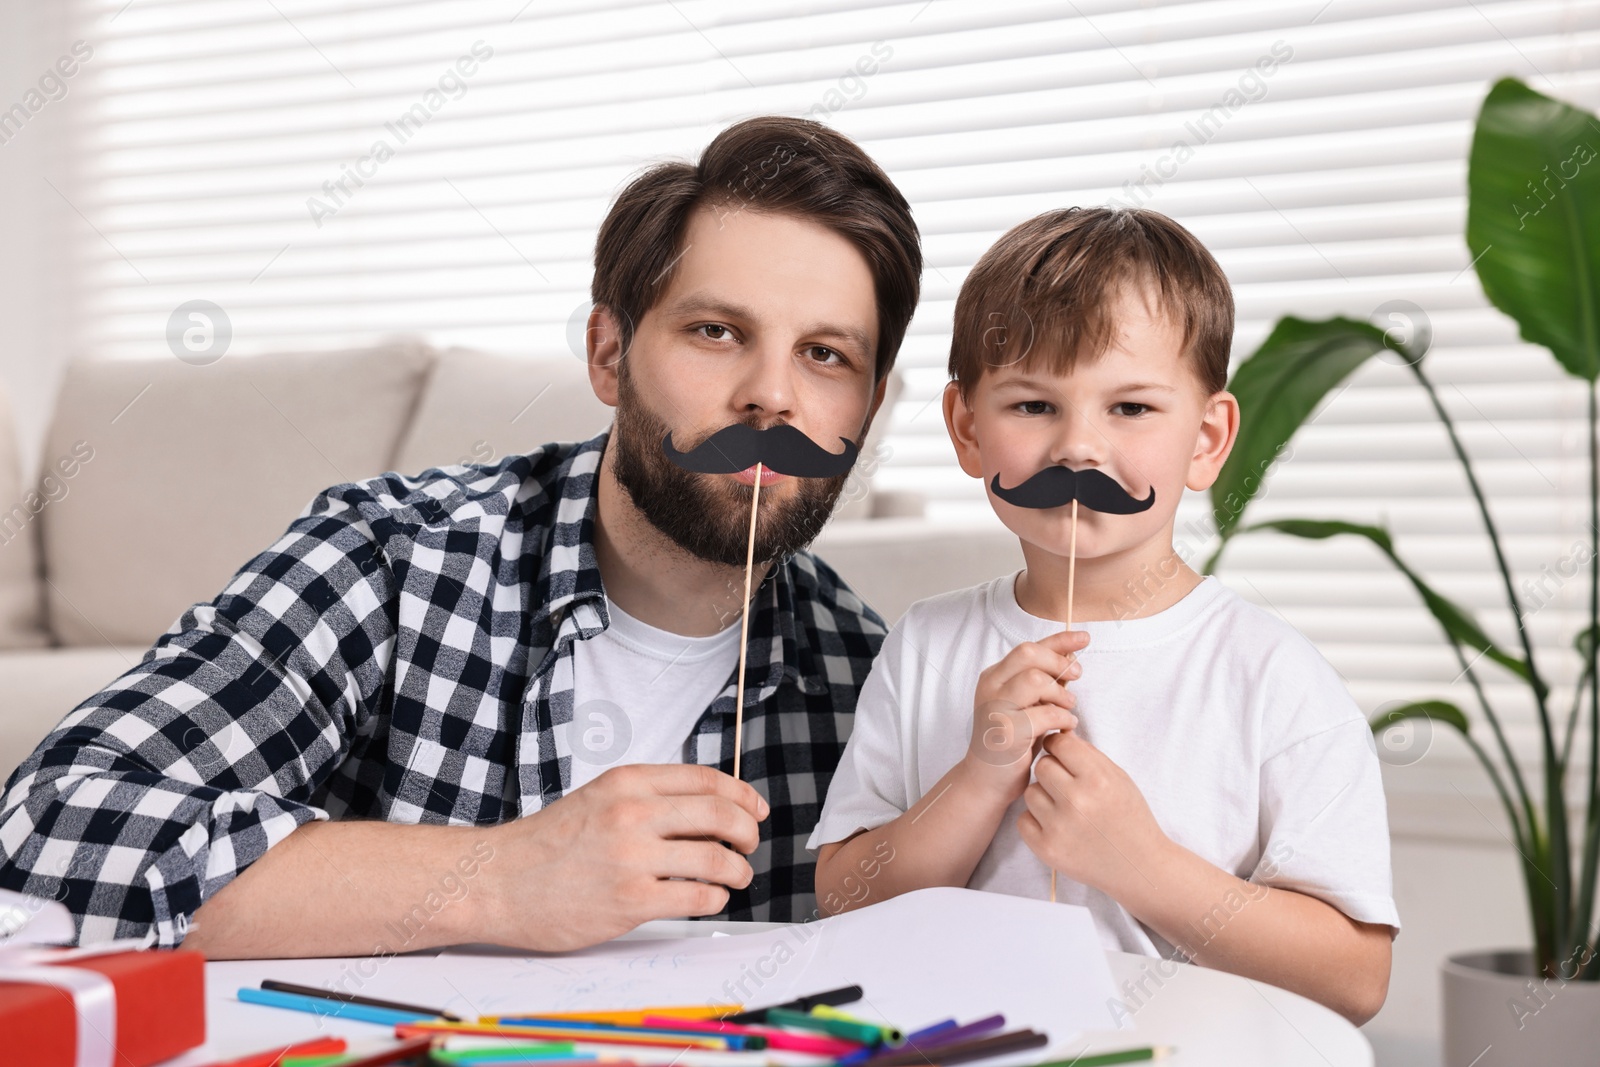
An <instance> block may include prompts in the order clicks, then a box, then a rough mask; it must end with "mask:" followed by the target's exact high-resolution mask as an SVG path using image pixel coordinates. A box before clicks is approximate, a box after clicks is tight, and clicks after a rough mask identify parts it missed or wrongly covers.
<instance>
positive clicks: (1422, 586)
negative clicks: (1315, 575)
mask: <svg viewBox="0 0 1600 1067" xmlns="http://www.w3.org/2000/svg"><path fill="white" fill-rule="evenodd" d="M1246 530H1247V531H1248V530H1277V531H1278V532H1280V533H1286V534H1289V535H1290V536H1292V537H1306V538H1313V539H1317V540H1322V539H1324V538H1329V537H1337V536H1339V535H1341V534H1352V535H1354V536H1356V537H1365V538H1366V539H1367V540H1368V541H1371V542H1372V543H1373V544H1375V545H1377V546H1378V549H1379V551H1381V552H1382V553H1383V554H1384V555H1386V556H1388V557H1389V562H1391V563H1393V564H1394V565H1395V566H1396V567H1397V568H1399V570H1400V573H1401V574H1404V575H1405V576H1406V580H1407V581H1409V582H1410V583H1411V585H1412V587H1413V588H1414V589H1416V591H1417V593H1418V595H1419V596H1421V597H1422V602H1423V603H1424V604H1426V605H1427V607H1428V610H1429V611H1430V612H1432V614H1433V617H1434V618H1435V619H1436V620H1438V623H1439V625H1440V627H1441V628H1443V630H1444V632H1445V636H1447V637H1448V638H1449V639H1450V640H1452V641H1454V642H1456V643H1457V644H1459V645H1463V646H1465V647H1466V648H1469V649H1471V650H1472V651H1473V652H1474V653H1481V654H1483V655H1484V656H1487V657H1488V658H1489V659H1492V660H1494V661H1495V662H1496V663H1498V664H1500V666H1502V667H1504V668H1506V669H1507V670H1508V671H1511V672H1512V673H1513V674H1515V675H1517V677H1519V678H1522V679H1524V680H1525V681H1527V682H1528V683H1529V684H1532V682H1533V676H1532V672H1530V671H1529V670H1528V664H1527V662H1526V661H1525V660H1523V659H1522V658H1521V657H1520V656H1513V655H1511V654H1510V653H1508V652H1505V651H1503V650H1502V649H1500V648H1499V647H1497V646H1496V645H1495V643H1494V642H1493V641H1491V640H1490V639H1489V635H1488V634H1486V633H1484V632H1483V628H1482V627H1480V626H1479V625H1478V624H1477V622H1476V621H1475V620H1474V619H1473V618H1472V615H1471V613H1469V612H1468V611H1467V609H1466V608H1463V607H1461V606H1459V605H1457V604H1456V603H1455V602H1454V601H1452V600H1450V599H1449V598H1448V597H1446V596H1444V595H1443V594H1441V593H1439V592H1437V591H1436V590H1435V589H1434V588H1433V587H1432V586H1430V585H1429V584H1428V583H1427V582H1425V581H1423V579H1422V576H1421V575H1420V574H1418V573H1417V572H1416V571H1414V570H1412V569H1411V568H1410V567H1408V566H1407V565H1406V563H1405V561H1404V560H1402V559H1401V558H1400V557H1399V555H1398V554H1396V552H1395V550H1394V541H1393V539H1392V538H1390V536H1389V531H1387V530H1385V529H1383V528H1382V527H1381V526H1365V525H1362V524H1361V523H1355V522H1341V521H1338V520H1322V519H1278V520H1275V521H1273V522H1258V523H1256V524H1255V525H1253V526H1250V527H1247V528H1246Z"/></svg>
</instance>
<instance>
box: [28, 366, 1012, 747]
mask: <svg viewBox="0 0 1600 1067" xmlns="http://www.w3.org/2000/svg"><path fill="white" fill-rule="evenodd" d="M889 390H890V395H888V396H886V398H885V402H884V403H885V407H884V409H883V411H882V412H881V413H880V417H879V418H878V419H877V420H876V424H875V426H874V428H873V433H872V434H871V435H870V436H869V438H868V440H867V441H866V442H863V445H862V455H863V457H864V458H865V457H871V456H874V455H876V454H877V452H876V451H875V449H876V448H877V447H878V442H879V441H881V435H882V432H883V429H884V427H885V426H887V424H888V421H889V420H888V418H887V416H888V414H889V412H890V411H891V410H892V408H893V404H894V400H895V397H896V396H897V395H898V393H899V390H900V383H899V378H898V374H897V375H896V376H895V378H893V379H892V380H891V382H890V385H889ZM610 418H611V409H610V408H608V407H606V406H605V405H604V404H602V403H601V402H600V401H599V400H598V399H596V398H595V396H594V393H593V392H592V390H591V389H590V387H589V381H588V376H587V374H586V373H585V369H584V366H583V363H582V362H581V361H580V360H578V359H576V358H574V357H571V356H556V357H540V358H510V357H505V356H496V355H490V354H486V353H482V352H474V351H468V350H464V349H451V350H449V351H443V352H440V351H436V350H435V349H433V348H432V347H430V346H429V345H427V344H426V343H424V342H422V341H421V340H418V339H412V338H398V339H395V340H393V341H390V342H387V343H384V344H382V345H379V346H377V347H373V348H370V349H361V350H355V351H342V352H300V353H292V354H281V355H267V356H255V357H238V356H229V357H227V358H225V359H223V360H221V361H219V362H217V363H213V364H210V365H207V366H194V365H191V364H187V363H183V362H180V361H179V360H176V359H172V358H170V357H167V358H164V359H159V360H151V361H80V362H76V363H74V364H73V365H71V366H70V367H69V368H68V369H67V371H66V374H65V375H64V379H63V382H62V385H61V389H60V393H59V395H58V397H57V400H56V405H55V410H54V412H53V414H52V417H51V421H50V426H49V430H48V432H47V434H46V440H45V441H44V444H43V448H42V451H41V453H40V455H41V460H40V464H39V468H40V470H39V477H38V478H37V479H36V480H35V481H34V483H33V485H32V486H31V488H25V487H24V486H23V485H22V484H21V479H20V476H19V473H18V467H19V463H18V456H17V449H16V441H15V429H14V426H13V423H12V420H11V415H10V412H9V410H8V409H7V408H6V406H5V404H4V398H3V396H0V692H3V693H4V705H3V706H0V773H3V774H4V775H6V776H9V774H10V773H11V770H12V769H13V768H14V767H15V766H16V765H17V764H18V763H19V762H20V761H21V760H22V759H23V758H25V757H26V756H27V754H28V753H29V752H31V751H32V750H33V748H34V746H35V745H36V744H37V743H38V742H39V740H40V739H41V738H43V736H44V735H45V734H46V733H48V732H49V730H50V728H51V727H53V726H54V725H55V724H56V723H57V722H58V721H60V719H61V718H62V717H63V716H64V715H65V714H66V713H67V712H69V711H71V710H72V709H73V708H74V707H76V706H77V705H78V704H79V703H80V702H81V701H83V700H84V699H86V698H87V697H88V696H90V695H91V694H93V693H95V692H96V691H98V690H99V689H100V688H101V687H102V686H104V685H105V684H106V683H107V682H110V681H111V680H112V679H114V678H115V677H117V676H118V675H119V674H121V673H122V672H123V671H125V670H127V669H128V668H129V667H131V666H133V665H134V664H136V663H138V662H139V661H140V659H141V658H142V657H143V655H144V653H145V651H146V650H147V649H148V648H149V647H150V645H151V644H152V643H153V642H154V641H155V639H156V637H157V636H158V635H160V634H161V633H162V632H163V631H164V630H166V628H167V627H168V626H170V625H171V624H172V623H173V622H174V621H175V620H176V619H177V618H178V616H179V615H180V614H182V612H183V611H184V609H185V608H187V607H188V606H189V605H190V604H193V603H196V602H208V601H210V600H211V599H212V598H213V597H214V596H215V595H216V594H217V593H218V592H219V591H221V590H222V588H223V587H224V586H226V585H227V583H228V579H229V578H230V577H232V575H233V574H234V572H235V571H236V570H238V568H239V567H240V566H242V565H243V564H244V563H246V562H247V561H248V560H249V559H250V558H251V557H253V556H254V555H255V554H256V553H257V552H260V551H261V550H262V549H264V548H266V547H267V546H268V545H270V544H271V543H272V542H273V541H275V540H276V539H277V537H278V535H279V534H281V533H282V532H283V530H284V528H285V527H286V526H287V525H288V524H289V523H290V521H292V520H293V519H294V517H295V516H296V515H298V514H299V513H300V511H301V510H302V509H304V507H305V506H306V505H307V504H308V503H309V502H310V501H311V499H312V498H313V497H314V496H315V495H316V493H317V492H318V491H319V490H320V489H322V488H324V487H326V486H329V485H334V484H337V483H339V482H346V481H356V480H360V479H363V478H368V477H371V476H373V475H375V474H380V473H382V472H383V471H386V470H394V471H400V472H403V473H408V474H414V473H418V472H420V471H422V470H424V469H425V468H428V467H433V466H444V465H447V464H452V463H464V462H471V463H481V462H492V461H494V460H497V459H499V458H500V457H502V456H505V455H508V454H511V453H513V452H526V451H529V450H531V449H533V448H535V447H536V446H538V445H540V444H543V443H545V442H548V441H558V440H578V439H582V438H585V437H589V436H592V435H593V434H595V433H596V432H598V431H599V430H601V429H603V428H604V427H605V426H606V425H607V424H608V423H609V422H610ZM869 467H870V465H869V464H868V463H864V462H863V463H858V470H860V471H862V472H865V471H867V470H868V469H869ZM920 504H921V502H920V500H918V499H916V498H915V497H912V496H908V495H907V494H898V493H886V492H881V491H880V492H874V491H873V490H872V487H871V485H870V481H869V479H868V478H867V477H865V474H864V473H863V474H862V475H861V476H858V477H856V478H854V479H852V482H851V484H850V485H848V486H847V487H846V490H845V493H844V495H843V496H842V497H841V504H840V506H839V508H838V510H837V511H836V512H835V515H834V517H833V519H832V520H830V522H829V525H828V528H827V529H826V530H824V531H823V533H822V535H821V536H820V537H819V538H818V539H817V541H816V543H815V544H814V545H813V548H814V550H815V551H816V552H817V553H818V554H819V555H820V556H822V558H823V559H825V560H827V561H828V562H829V563H830V564H832V565H833V566H834V567H835V568H836V569H838V570H839V571H840V573H841V574H843V575H844V577H845V579H846V580H847V581H848V582H850V584H851V585H852V586H853V587H854V588H855V589H856V590H857V592H859V593H860V594H861V596H862V597H863V598H864V599H865V600H866V601H867V603H869V604H871V605H873V607H875V608H876V609H877V610H878V611H879V612H880V613H881V614H882V615H883V616H884V618H885V619H887V620H888V621H890V622H893V621H894V620H895V619H897V618H898V617H899V616H900V614H901V613H902V612H903V611H904V610H905V608H906V606H907V605H909V604H910V603H911V602H912V601H914V600H916V599H919V598H920V597H924V596H928V595H931V594H933V593H937V592H941V591H943V590H946V589H954V588H959V587H961V586H964V585H970V584H973V583H974V582H978V581H982V580H984V579H986V578H989V577H992V576H994V575H996V574H1000V573H1003V572H1007V571H1010V570H1012V569H1014V568H1016V567H1018V566H1020V565H1021V555H1020V552H1019V551H1018V548H1017V543H1016V539H1015V538H1014V537H1011V536H1010V535H1009V534H1007V533H1006V532H1005V530H1004V529H1003V528H1002V527H1000V525H999V524H998V522H995V523H992V524H990V525H985V526H975V527H972V528H970V529H967V528H963V529H958V530H951V529H950V528H948V527H939V528H937V529H936V528H934V527H933V526H932V525H931V524H930V523H929V522H928V521H927V520H925V519H924V518H922V517H920V510H921V508H920Z"/></svg>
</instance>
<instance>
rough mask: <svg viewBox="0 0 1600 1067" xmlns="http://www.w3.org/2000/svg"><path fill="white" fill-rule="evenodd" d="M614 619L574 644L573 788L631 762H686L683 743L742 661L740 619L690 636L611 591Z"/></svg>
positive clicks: (610, 613) (609, 613) (609, 604)
mask: <svg viewBox="0 0 1600 1067" xmlns="http://www.w3.org/2000/svg"><path fill="white" fill-rule="evenodd" d="M606 615H607V625H606V628H605V629H604V630H602V631H601V632H600V633H598V634H596V635H594V636H593V637H591V638H588V639H587V640H584V641H579V642H577V643H576V645H575V646H574V656H575V659H574V661H573V700H574V705H573V717H572V722H571V723H570V724H568V727H567V728H568V729H569V730H571V731H572V736H571V749H572V769H571V788H573V789H576V788H578V787H579V786H580V785H583V784H584V783H585V782H588V781H591V780H593V779H594V778H596V777H598V776H599V775H600V774H601V773H603V772H604V771H606V770H608V769H609V768H611V767H614V766H617V765H619V764H623V763H682V762H683V761H684V754H683V746H684V742H685V741H687V740H688V739H689V731H690V730H692V729H694V725H695V723H697V722H699V721H700V716H702V715H704V714H705V711H706V708H707V707H708V706H710V704H711V701H712V700H714V699H715V698H716V696H717V694H718V693H721V692H722V690H723V689H724V688H725V687H726V686H727V684H728V678H729V676H730V675H731V674H732V672H733V670H734V668H735V667H737V666H738V663H739V619H738V617H737V616H735V617H734V620H733V623H732V624H731V625H729V626H725V627H723V628H722V630H720V631H719V632H717V633H714V634H711V635H710V636H709V637H685V636H683V635H682V634H675V633H672V632H671V631H668V630H662V629H659V628H657V627H654V626H651V625H650V624H649V623H646V622H641V621H640V620H638V619H636V618H634V617H633V616H632V615H629V614H628V613H627V612H625V611H623V610H622V609H621V608H619V607H617V605H616V602H615V601H613V600H611V598H609V597H607V598H606Z"/></svg>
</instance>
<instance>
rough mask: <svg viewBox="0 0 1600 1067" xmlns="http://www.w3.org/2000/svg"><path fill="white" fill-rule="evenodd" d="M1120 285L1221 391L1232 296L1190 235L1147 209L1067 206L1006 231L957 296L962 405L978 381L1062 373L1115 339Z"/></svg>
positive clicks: (956, 358) (953, 370)
mask: <svg viewBox="0 0 1600 1067" xmlns="http://www.w3.org/2000/svg"><path fill="white" fill-rule="evenodd" d="M1126 286H1133V287H1136V288H1139V287H1142V288H1143V289H1144V290H1145V291H1146V292H1149V293H1151V294H1152V295H1153V296H1154V298H1155V301H1156V303H1157V307H1159V309H1160V310H1161V311H1162V312H1163V313H1165V314H1166V315H1168V316H1170V318H1171V321H1173V322H1174V323H1175V324H1177V325H1179V326H1181V327H1182V328H1183V355H1184V357H1185V358H1187V359H1189V360H1190V362H1191V364H1192V366H1193V367H1194V370H1195V374H1196V376H1197V377H1198V379H1199V381H1200V383H1201V385H1202V386H1203V387H1204V388H1205V389H1206V390H1207V392H1208V393H1215V392H1217V391H1218V390H1220V389H1223V388H1225V387H1226V386H1227V381H1228V350H1229V348H1230V346H1231V344H1232V341H1233V290H1232V289H1231V288H1230V287H1229V285H1228V279H1227V278H1226V277H1225V276H1224V275H1223V273H1222V268H1221V267H1219V266H1218V265H1217V261H1216V260H1215V259H1213V258H1212V257H1211V253H1210V252H1207V251H1206V249H1205V246H1204V245H1202V244H1201V243H1200V242H1199V241H1198V240H1197V239H1196V238H1195V236H1194V234H1192V233H1190V232H1189V231H1188V230H1186V229H1184V228H1183V227H1182V226H1180V225H1178V224H1177V223H1176V222H1174V221H1173V220H1172V219H1169V218H1168V217H1167V216H1165V215H1163V214H1161V213H1159V212H1156V211H1149V210H1146V209H1144V208H1110V207H1091V208H1078V207H1069V208H1062V209H1059V210H1056V211H1047V212H1045V213H1044V214H1042V215H1036V216H1034V217H1033V218H1031V219H1029V220H1028V221H1026V222H1023V223H1021V224H1019V225H1017V226H1014V227H1012V228H1011V229H1010V230H1008V231H1006V233H1005V235H1004V236H1002V237H1001V238H1000V239H999V240H998V241H996V242H995V243H994V245H993V246H992V247H991V248H990V249H989V250H988V251H987V252H985V253H984V254H983V256H982V257H981V258H980V259H979V260H978V262H977V263H976V264H975V265H974V266H973V268H972V270H971V271H970V272H969V273H968V274H967V277H966V280H965V281H964V282H962V283H961V292H960V294H959V295H958V296H957V297H956V310H955V329H954V331H953V332H952V334H951V337H950V367H949V370H950V377H951V378H952V379H954V380H955V381H956V382H957V383H959V389H960V392H961V398H962V400H963V401H964V402H965V403H967V404H969V405H970V404H971V403H972V392H973V389H974V387H975V386H976V385H977V384H978V380H979V379H980V378H981V377H982V376H983V373H984V371H986V370H996V369H999V368H1001V367H1005V366H1010V365H1012V364H1016V365H1017V366H1018V369H1027V370H1033V369H1035V368H1037V367H1038V366H1039V365H1040V363H1041V362H1043V363H1044V365H1045V368H1046V369H1047V370H1048V371H1049V373H1051V374H1055V375H1065V374H1067V373H1069V372H1070V371H1071V370H1072V368H1073V367H1074V366H1075V365H1076V364H1077V362H1078V360H1079V359H1081V358H1087V359H1096V358H1098V357H1099V356H1100V355H1101V354H1102V353H1104V352H1105V350H1106V348H1107V347H1109V345H1110V344H1111V342H1112V340H1113V339H1114V337H1115V333H1116V328H1117V323H1116V322H1115V321H1114V319H1113V317H1112V314H1113V311H1114V309H1115V306H1116V301H1117V299H1118V297H1119V295H1120V294H1121V293H1122V291H1123V290H1124V287H1126Z"/></svg>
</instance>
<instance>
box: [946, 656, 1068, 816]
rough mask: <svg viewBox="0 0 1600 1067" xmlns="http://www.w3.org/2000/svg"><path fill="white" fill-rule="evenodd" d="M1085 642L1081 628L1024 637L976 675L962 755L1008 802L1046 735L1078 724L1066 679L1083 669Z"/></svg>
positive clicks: (1023, 783) (973, 774)
mask: <svg viewBox="0 0 1600 1067" xmlns="http://www.w3.org/2000/svg"><path fill="white" fill-rule="evenodd" d="M1088 643H1089V635H1088V633H1087V632H1086V631H1083V630H1063V631H1061V632H1060V633H1055V634H1051V635H1050V636H1049V637H1046V638H1044V639H1043V640H1041V641H1024V642H1023V643H1022V644H1020V645H1018V646H1017V647H1016V648H1013V649H1012V650H1011V651H1010V652H1008V653H1006V655H1005V657H1004V658H1003V659H1001V660H1000V661H999V662H998V663H993V664H991V665H989V666H988V667H986V668H984V670H983V672H982V673H980V674H979V675H978V686H977V689H976V691H975V692H974V694H973V698H972V737H971V740H970V741H969V742H968V745H967V754H966V756H965V757H964V759H963V763H965V764H966V765H967V769H968V771H969V772H970V774H971V780H972V781H973V782H975V783H978V784H979V785H980V786H981V787H983V788H986V789H990V790H992V791H993V792H994V793H995V794H996V795H998V796H1002V797H1004V798H1005V801H1006V803H1007V804H1009V803H1010V802H1011V801H1013V800H1015V799H1016V798H1017V797H1018V796H1019V795H1020V794H1021V793H1022V791H1023V789H1024V788H1025V787H1026V786H1027V784H1028V770H1029V767H1030V766H1031V764H1032V761H1033V757H1034V756H1035V755H1037V754H1038V752H1039V747H1040V745H1041V744H1042V742H1043V741H1044V738H1045V735H1046V734H1048V733H1050V732H1051V731H1052V730H1071V729H1072V728H1073V727H1074V726H1076V725H1077V724H1078V717H1077V716H1076V715H1075V714H1073V708H1074V707H1076V706H1077V697H1076V696H1075V695H1074V694H1073V693H1072V692H1071V691H1070V690H1069V689H1068V688H1067V682H1068V681H1070V680H1072V679H1074V678H1077V677H1078V676H1079V674H1081V673H1082V667H1081V666H1079V664H1078V657H1077V656H1076V654H1075V653H1077V652H1080V651H1082V650H1083V648H1084V646H1086V645H1087V644H1088Z"/></svg>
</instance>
